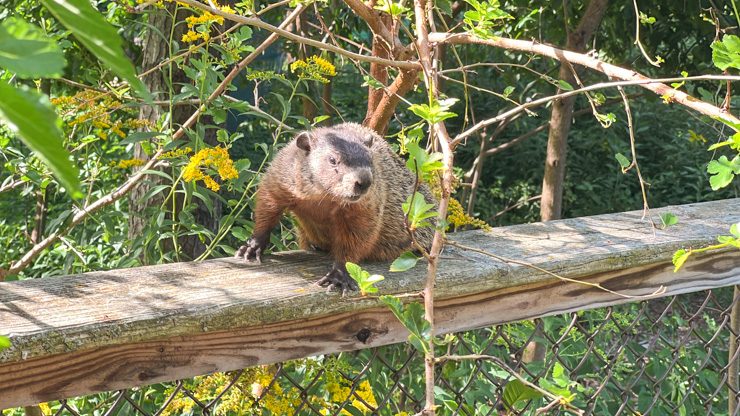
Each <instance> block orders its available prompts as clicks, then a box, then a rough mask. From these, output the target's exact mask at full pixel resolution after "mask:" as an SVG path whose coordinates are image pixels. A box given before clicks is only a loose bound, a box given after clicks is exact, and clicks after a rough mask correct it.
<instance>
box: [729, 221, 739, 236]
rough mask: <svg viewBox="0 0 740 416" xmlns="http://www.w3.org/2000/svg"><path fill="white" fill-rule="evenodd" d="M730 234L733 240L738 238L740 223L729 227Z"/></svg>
mask: <svg viewBox="0 0 740 416" xmlns="http://www.w3.org/2000/svg"><path fill="white" fill-rule="evenodd" d="M730 234H732V235H734V236H735V238H740V222H738V223H735V224H732V225H731V226H730Z"/></svg>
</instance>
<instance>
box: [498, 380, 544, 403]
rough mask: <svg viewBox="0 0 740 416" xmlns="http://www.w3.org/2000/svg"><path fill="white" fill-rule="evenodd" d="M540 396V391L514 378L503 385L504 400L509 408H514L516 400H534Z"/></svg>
mask: <svg viewBox="0 0 740 416" xmlns="http://www.w3.org/2000/svg"><path fill="white" fill-rule="evenodd" d="M541 397H542V393H540V392H538V391H537V390H535V389H533V388H531V387H529V386H527V385H525V384H524V383H522V382H521V381H519V380H517V379H514V380H511V381H510V382H508V383H506V387H504V397H503V399H504V401H505V402H506V404H507V405H508V406H509V408H510V409H514V408H515V406H516V404H517V403H518V402H523V401H527V400H536V399H539V398H541Z"/></svg>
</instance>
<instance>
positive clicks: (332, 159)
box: [329, 156, 337, 166]
mask: <svg viewBox="0 0 740 416" xmlns="http://www.w3.org/2000/svg"><path fill="white" fill-rule="evenodd" d="M329 163H331V165H332V166H336V165H337V160H336V159H334V156H329Z"/></svg>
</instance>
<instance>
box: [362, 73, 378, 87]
mask: <svg viewBox="0 0 740 416" xmlns="http://www.w3.org/2000/svg"><path fill="white" fill-rule="evenodd" d="M362 78H363V79H364V80H365V83H364V84H362V85H360V86H361V87H367V86H368V85H369V86H371V87H373V88H374V89H376V90H379V89H382V88H383V84H381V83H380V82H378V81H376V80H375V78H373V77H371V76H370V75H365V76H364V77H362Z"/></svg>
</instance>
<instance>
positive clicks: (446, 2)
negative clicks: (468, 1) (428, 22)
mask: <svg viewBox="0 0 740 416" xmlns="http://www.w3.org/2000/svg"><path fill="white" fill-rule="evenodd" d="M434 5H435V6H436V7H437V9H439V10H440V11H442V12H443V13H444V14H446V15H448V16H452V4H451V3H450V0H435V1H434Z"/></svg>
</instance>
